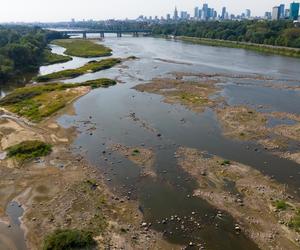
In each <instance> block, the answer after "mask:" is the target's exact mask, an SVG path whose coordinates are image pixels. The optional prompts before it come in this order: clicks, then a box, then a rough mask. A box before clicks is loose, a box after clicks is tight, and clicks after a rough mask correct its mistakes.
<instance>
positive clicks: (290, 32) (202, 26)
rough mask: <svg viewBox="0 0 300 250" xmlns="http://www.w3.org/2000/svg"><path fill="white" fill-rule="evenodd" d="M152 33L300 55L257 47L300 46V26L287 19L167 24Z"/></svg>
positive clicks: (271, 48)
mask: <svg viewBox="0 0 300 250" xmlns="http://www.w3.org/2000/svg"><path fill="white" fill-rule="evenodd" d="M152 32H153V34H154V35H160V36H161V35H165V36H168V35H174V36H177V37H178V36H180V37H181V38H180V39H182V40H185V41H189V42H196V43H199V44H206V45H213V46H226V47H234V48H244V49H251V50H255V51H261V52H267V53H276V54H280V55H286V56H295V57H300V51H299V50H298V51H297V50H288V49H286V48H277V47H268V46H258V44H261V45H272V46H284V47H292V48H300V28H299V27H298V28H297V27H295V26H294V24H293V22H292V21H289V20H281V21H272V22H270V21H262V20H259V21H257V20H251V21H250V20H246V21H223V22H219V21H215V22H196V21H192V22H179V23H167V24H159V25H156V26H154V27H153V29H152ZM251 43H252V44H251Z"/></svg>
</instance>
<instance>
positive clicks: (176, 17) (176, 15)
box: [173, 7, 178, 20]
mask: <svg viewBox="0 0 300 250" xmlns="http://www.w3.org/2000/svg"><path fill="white" fill-rule="evenodd" d="M173 19H174V20H178V10H177V7H175V10H174V17H173Z"/></svg>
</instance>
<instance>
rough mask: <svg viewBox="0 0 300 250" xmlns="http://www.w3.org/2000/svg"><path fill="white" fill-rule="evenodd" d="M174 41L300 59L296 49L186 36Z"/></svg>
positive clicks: (299, 51) (299, 53)
mask: <svg viewBox="0 0 300 250" xmlns="http://www.w3.org/2000/svg"><path fill="white" fill-rule="evenodd" d="M175 39H176V40H180V41H184V42H190V43H195V44H202V45H209V46H216V47H227V48H240V49H246V50H252V51H257V52H261V53H268V54H276V55H281V56H289V57H296V58H300V49H298V48H289V47H281V46H272V45H265V44H254V43H245V42H237V41H228V40H217V39H209V38H198V37H187V36H178V37H175Z"/></svg>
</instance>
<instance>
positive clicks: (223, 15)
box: [221, 7, 226, 20]
mask: <svg viewBox="0 0 300 250" xmlns="http://www.w3.org/2000/svg"><path fill="white" fill-rule="evenodd" d="M225 16H226V7H223V8H222V14H221V19H223V20H224V19H225Z"/></svg>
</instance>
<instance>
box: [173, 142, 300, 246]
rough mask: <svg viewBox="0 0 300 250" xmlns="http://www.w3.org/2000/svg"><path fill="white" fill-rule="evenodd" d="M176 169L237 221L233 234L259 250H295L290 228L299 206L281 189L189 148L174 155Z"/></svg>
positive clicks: (296, 241)
mask: <svg viewBox="0 0 300 250" xmlns="http://www.w3.org/2000/svg"><path fill="white" fill-rule="evenodd" d="M177 156H178V157H179V158H178V162H179V164H180V166H181V167H182V168H183V169H184V170H185V171H187V172H188V173H189V174H191V175H192V176H193V177H195V178H196V179H197V181H198V185H199V189H197V190H195V192H194V195H195V196H199V197H201V198H203V199H205V200H207V201H208V202H209V203H211V204H212V205H213V206H215V207H217V208H218V209H220V210H221V211H219V213H218V216H220V217H222V211H226V212H228V213H229V214H231V215H232V216H233V217H234V218H235V219H236V220H237V221H238V224H237V225H236V231H237V233H238V232H239V231H240V230H242V231H243V232H245V233H246V234H247V235H248V236H249V237H250V238H251V239H253V240H254V241H255V242H256V243H257V244H258V245H259V246H260V247H261V249H295V248H298V247H299V237H300V235H299V233H298V232H297V231H296V230H294V228H293V227H292V226H291V222H292V221H293V218H294V217H295V216H296V217H297V214H298V209H299V206H300V204H299V203H297V202H295V201H294V200H293V197H292V196H290V195H289V194H288V193H287V192H286V190H285V187H284V186H283V185H281V184H278V183H276V182H275V181H273V180H271V179H270V178H268V177H265V176H264V175H262V174H261V173H260V172H258V171H256V170H254V169H252V168H251V167H248V166H245V165H242V164H240V163H237V162H230V161H227V160H225V159H222V158H220V157H218V156H214V155H211V156H208V154H207V153H206V152H201V151H198V150H196V149H192V148H183V147H182V148H179V149H178V151H177Z"/></svg>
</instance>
